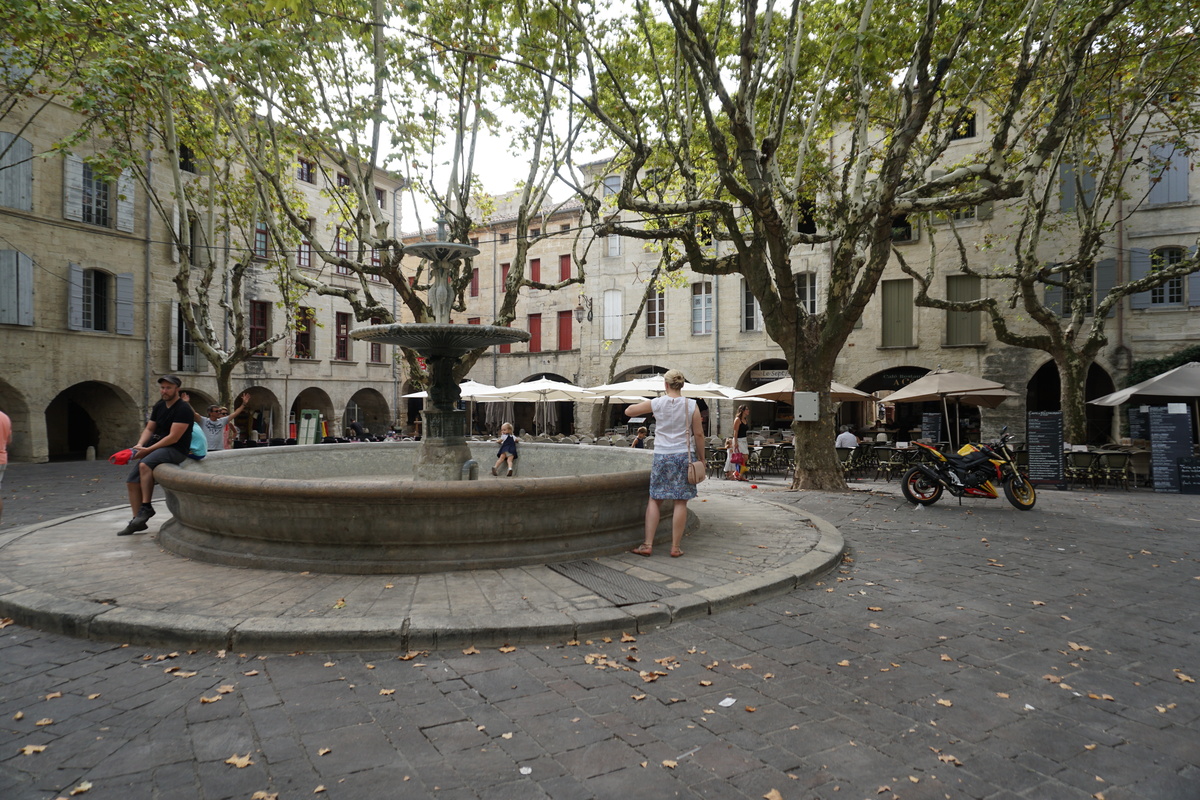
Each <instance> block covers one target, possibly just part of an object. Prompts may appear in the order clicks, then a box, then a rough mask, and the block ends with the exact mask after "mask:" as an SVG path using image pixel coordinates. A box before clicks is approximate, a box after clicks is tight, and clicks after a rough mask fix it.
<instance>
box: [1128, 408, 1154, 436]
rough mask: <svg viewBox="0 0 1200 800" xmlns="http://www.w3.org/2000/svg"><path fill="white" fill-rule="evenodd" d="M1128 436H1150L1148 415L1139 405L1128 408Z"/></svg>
mask: <svg viewBox="0 0 1200 800" xmlns="http://www.w3.org/2000/svg"><path fill="white" fill-rule="evenodd" d="M1129 438H1130V439H1149V438H1150V415H1149V414H1147V413H1146V412H1145V411H1143V410H1142V408H1140V407H1139V408H1130V409H1129Z"/></svg>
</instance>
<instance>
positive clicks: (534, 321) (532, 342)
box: [527, 314, 542, 353]
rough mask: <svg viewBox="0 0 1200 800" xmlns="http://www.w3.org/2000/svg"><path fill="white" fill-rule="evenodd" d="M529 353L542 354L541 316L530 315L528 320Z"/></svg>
mask: <svg viewBox="0 0 1200 800" xmlns="http://www.w3.org/2000/svg"><path fill="white" fill-rule="evenodd" d="M528 323H529V324H528V326H527V328H528V330H529V352H531V353H540V352H542V315H541V314H530V315H529V318H528Z"/></svg>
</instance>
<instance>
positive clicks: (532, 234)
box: [529, 228, 542, 239]
mask: <svg viewBox="0 0 1200 800" xmlns="http://www.w3.org/2000/svg"><path fill="white" fill-rule="evenodd" d="M541 235H542V229H541V228H530V229H529V238H530V239H536V238H537V237H539V236H541Z"/></svg>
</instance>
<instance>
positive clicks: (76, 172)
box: [63, 153, 83, 330]
mask: <svg viewBox="0 0 1200 800" xmlns="http://www.w3.org/2000/svg"><path fill="white" fill-rule="evenodd" d="M63 217H64V218H65V219H69V220H74V221H75V222H83V159H82V158H80V157H79V156H77V155H73V154H71V153H67V155H66V157H65V158H64V159H63ZM80 280H81V281H82V278H81V279H80ZM82 291H83V284H82V282H81V283H80V292H81V293H82ZM82 324H83V322H82V317H81V318H80V325H82ZM76 330H78V329H76Z"/></svg>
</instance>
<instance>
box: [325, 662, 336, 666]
mask: <svg viewBox="0 0 1200 800" xmlns="http://www.w3.org/2000/svg"><path fill="white" fill-rule="evenodd" d="M325 666H327V667H336V666H337V663H336V662H334V661H326V662H325Z"/></svg>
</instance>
